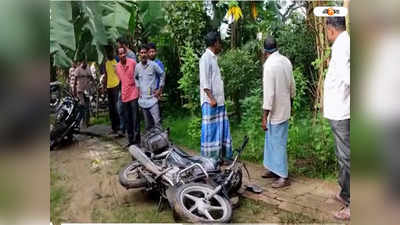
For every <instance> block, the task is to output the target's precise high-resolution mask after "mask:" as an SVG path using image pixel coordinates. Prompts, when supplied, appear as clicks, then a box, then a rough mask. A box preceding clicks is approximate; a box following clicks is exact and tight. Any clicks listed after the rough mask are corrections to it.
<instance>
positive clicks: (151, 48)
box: [147, 43, 165, 88]
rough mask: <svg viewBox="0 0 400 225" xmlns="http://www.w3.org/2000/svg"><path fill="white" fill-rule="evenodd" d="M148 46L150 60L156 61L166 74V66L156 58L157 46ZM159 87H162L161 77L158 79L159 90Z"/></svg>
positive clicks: (152, 44)
mask: <svg viewBox="0 0 400 225" xmlns="http://www.w3.org/2000/svg"><path fill="white" fill-rule="evenodd" d="M147 46H148V47H149V54H148V55H149V59H150V60H151V61H154V62H155V63H156V64H157V65H158V66H159V67H160V69H161V70H162V71H163V72H164V74H165V70H164V64H163V63H162V62H161V61H160V60H159V59H157V58H156V57H157V48H156V44H154V43H149V44H148V45H147ZM159 87H160V77H157V88H159Z"/></svg>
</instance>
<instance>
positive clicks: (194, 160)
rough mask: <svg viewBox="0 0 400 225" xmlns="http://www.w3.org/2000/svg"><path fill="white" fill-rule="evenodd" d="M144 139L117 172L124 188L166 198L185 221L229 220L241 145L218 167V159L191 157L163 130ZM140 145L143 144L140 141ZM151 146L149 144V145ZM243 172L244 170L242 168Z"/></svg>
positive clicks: (238, 180)
mask: <svg viewBox="0 0 400 225" xmlns="http://www.w3.org/2000/svg"><path fill="white" fill-rule="evenodd" d="M149 136H151V139H152V140H150V139H149V138H147V139H145V142H148V145H146V146H145V148H139V147H138V146H136V145H132V146H131V147H130V148H129V152H130V154H131V155H132V156H133V158H135V160H134V161H133V162H131V163H130V164H129V165H127V166H126V167H125V168H124V169H123V170H121V172H120V174H119V179H120V183H121V185H122V186H124V187H125V188H127V189H128V188H144V189H145V190H146V191H157V192H159V193H160V195H161V199H167V200H168V202H169V205H170V206H171V208H172V209H173V210H174V213H175V215H177V216H179V217H181V218H183V219H185V220H187V221H188V222H193V223H197V222H213V223H224V222H229V221H230V220H231V217H232V203H231V201H230V197H231V196H232V194H234V193H235V192H237V191H238V190H239V188H240V187H241V185H242V167H244V168H245V166H244V164H243V163H241V162H240V161H239V157H240V154H241V152H242V151H243V149H244V148H245V146H246V144H247V142H248V138H247V137H245V138H244V141H243V144H242V146H241V148H239V149H237V150H235V153H236V155H235V157H234V160H233V161H232V163H231V164H230V165H229V166H227V167H226V168H222V167H221V165H222V163H221V162H215V161H214V160H212V159H209V158H205V157H201V156H191V155H189V154H187V153H186V152H184V151H182V150H181V149H179V148H178V147H176V146H174V145H172V144H171V143H170V142H169V141H168V140H167V138H166V137H165V132H164V133H163V132H158V134H157V132H153V135H149ZM142 146H143V144H142ZM149 146H151V147H149ZM246 171H247V170H246Z"/></svg>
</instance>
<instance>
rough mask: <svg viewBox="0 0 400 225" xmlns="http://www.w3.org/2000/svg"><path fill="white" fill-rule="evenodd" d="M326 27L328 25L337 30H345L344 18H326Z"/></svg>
mask: <svg viewBox="0 0 400 225" xmlns="http://www.w3.org/2000/svg"><path fill="white" fill-rule="evenodd" d="M326 25H330V26H332V27H334V28H335V29H337V30H341V31H344V30H346V17H344V16H334V17H327V18H326Z"/></svg>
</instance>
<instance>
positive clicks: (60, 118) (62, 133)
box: [50, 90, 84, 150]
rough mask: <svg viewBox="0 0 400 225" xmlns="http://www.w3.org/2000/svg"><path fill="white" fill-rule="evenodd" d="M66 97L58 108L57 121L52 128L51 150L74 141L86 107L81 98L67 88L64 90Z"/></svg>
mask: <svg viewBox="0 0 400 225" xmlns="http://www.w3.org/2000/svg"><path fill="white" fill-rule="evenodd" d="M63 91H64V93H65V97H64V98H62V99H61V100H60V103H59V105H58V107H57V109H56V116H55V121H54V123H53V125H52V127H51V129H50V150H53V149H54V148H55V147H56V146H57V145H59V144H61V143H63V142H65V141H72V139H73V134H74V133H75V132H78V131H79V128H80V122H81V120H82V118H83V113H84V109H83V106H82V105H80V104H79V99H77V98H76V97H74V96H73V95H72V94H71V93H70V92H68V91H67V90H63Z"/></svg>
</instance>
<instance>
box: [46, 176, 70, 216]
mask: <svg viewBox="0 0 400 225" xmlns="http://www.w3.org/2000/svg"><path fill="white" fill-rule="evenodd" d="M66 179H67V178H66V177H65V176H63V175H61V174H60V173H59V172H58V171H55V170H54V169H50V221H52V222H53V224H60V223H61V222H66V221H65V219H63V211H64V210H65V208H66V207H67V204H68V201H69V197H70V196H69V192H68V190H67V187H66V186H65V185H64V184H65V180H66Z"/></svg>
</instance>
